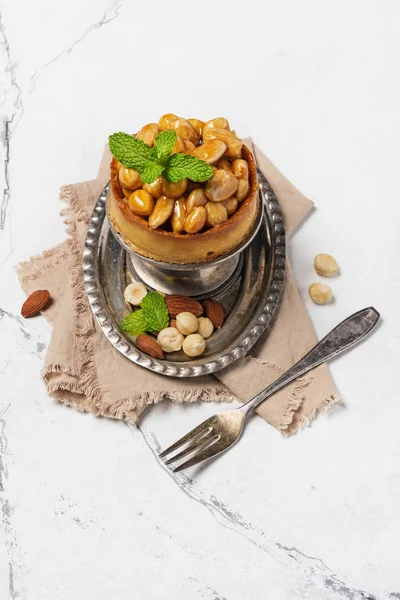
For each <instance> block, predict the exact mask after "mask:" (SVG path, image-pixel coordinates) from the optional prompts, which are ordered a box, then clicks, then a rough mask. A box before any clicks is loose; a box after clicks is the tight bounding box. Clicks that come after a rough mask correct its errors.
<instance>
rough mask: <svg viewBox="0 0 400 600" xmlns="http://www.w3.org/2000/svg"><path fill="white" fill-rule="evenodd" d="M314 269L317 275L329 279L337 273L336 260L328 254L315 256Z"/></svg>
mask: <svg viewBox="0 0 400 600" xmlns="http://www.w3.org/2000/svg"><path fill="white" fill-rule="evenodd" d="M314 269H315V270H316V271H317V273H318V275H323V276H324V277H330V276H331V275H336V273H338V272H339V267H338V264H337V262H336V260H335V259H334V258H333V256H331V255H330V254H317V256H316V257H315V258H314Z"/></svg>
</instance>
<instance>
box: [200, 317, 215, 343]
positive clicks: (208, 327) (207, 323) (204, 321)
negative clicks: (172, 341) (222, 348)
mask: <svg viewBox="0 0 400 600" xmlns="http://www.w3.org/2000/svg"><path fill="white" fill-rule="evenodd" d="M197 323H198V329H197V332H198V333H199V334H200V335H201V336H202V337H203V338H204V339H207V338H209V337H210V335H211V334H212V332H213V331H214V325H213V324H212V321H211V320H210V319H209V318H208V317H200V318H199V319H197Z"/></svg>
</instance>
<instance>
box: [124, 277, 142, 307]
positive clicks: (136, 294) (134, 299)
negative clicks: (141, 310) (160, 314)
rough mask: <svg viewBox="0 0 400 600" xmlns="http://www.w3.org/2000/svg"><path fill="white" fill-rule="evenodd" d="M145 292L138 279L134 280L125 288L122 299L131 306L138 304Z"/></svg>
mask: <svg viewBox="0 0 400 600" xmlns="http://www.w3.org/2000/svg"><path fill="white" fill-rule="evenodd" d="M146 294H147V289H146V286H145V285H144V284H143V283H140V282H139V281H134V282H133V283H130V284H129V285H128V286H127V287H126V288H125V291H124V299H125V301H126V302H129V304H132V306H139V305H140V303H141V301H142V300H143V298H144V297H145V296H146Z"/></svg>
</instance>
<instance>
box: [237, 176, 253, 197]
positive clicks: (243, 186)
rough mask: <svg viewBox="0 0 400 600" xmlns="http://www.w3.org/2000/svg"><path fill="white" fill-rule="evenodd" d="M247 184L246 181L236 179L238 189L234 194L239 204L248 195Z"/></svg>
mask: <svg viewBox="0 0 400 600" xmlns="http://www.w3.org/2000/svg"><path fill="white" fill-rule="evenodd" d="M249 187H250V185H249V182H248V180H247V179H238V188H237V192H236V198H237V199H238V201H239V202H243V200H244V199H245V198H246V196H247V194H248V193H249Z"/></svg>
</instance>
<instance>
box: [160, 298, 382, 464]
mask: <svg viewBox="0 0 400 600" xmlns="http://www.w3.org/2000/svg"><path fill="white" fill-rule="evenodd" d="M379 316H380V315H379V313H378V311H377V310H375V308H372V307H369V308H364V309H363V310H360V311H358V312H356V313H354V314H353V315H351V316H350V317H348V318H347V319H345V320H344V321H342V322H341V323H339V325H337V326H336V327H335V328H334V329H332V331H331V332H330V333H328V335H326V336H325V337H324V338H323V339H322V340H321V341H320V342H319V343H318V344H317V345H316V346H314V348H313V349H312V350H310V352H309V353H308V354H306V356H304V357H303V358H302V359H301V360H299V362H297V363H296V364H295V365H293V367H292V368H291V369H289V370H288V371H286V373H284V374H283V375H281V376H280V377H279V378H278V379H277V380H276V381H274V382H273V383H272V384H271V385H269V386H268V387H267V388H266V389H265V390H263V391H262V392H260V393H259V394H257V396H255V397H254V398H253V399H252V400H249V402H246V404H243V405H242V406H240V407H239V408H236V409H234V410H229V411H226V412H221V413H218V414H216V415H214V416H212V417H210V418H209V419H207V420H206V421H204V422H203V423H201V424H200V425H198V427H195V428H194V429H192V431H189V433H187V434H186V435H184V436H183V437H181V438H180V439H179V440H178V441H177V442H175V444H172V446H170V447H169V448H167V449H166V450H164V451H163V452H161V453H160V457H161V458H166V457H168V455H171V454H173V453H174V452H176V451H177V450H180V449H181V451H180V452H178V454H173V456H171V457H170V458H168V460H166V463H165V464H167V465H169V464H172V463H174V462H176V461H179V460H181V459H182V458H184V457H185V456H188V455H189V454H193V456H192V457H191V458H189V460H187V461H185V462H184V463H181V464H180V465H179V466H177V467H176V468H175V469H174V472H175V473H176V472H177V471H182V469H187V468H188V467H193V466H194V465H197V464H198V463H199V462H202V461H203V460H207V459H209V458H212V457H214V456H217V455H218V454H220V453H221V452H224V451H225V450H227V449H228V448H230V447H231V446H233V444H235V443H236V442H237V441H238V439H239V438H240V436H241V433H242V431H243V427H244V425H245V422H246V419H247V417H248V415H249V413H250V412H251V411H252V410H254V409H255V408H257V406H258V405H259V404H261V402H264V401H265V400H266V399H267V398H269V397H270V396H271V395H272V394H274V393H275V392H276V391H278V390H280V389H281V388H282V387H284V386H285V385H287V384H288V383H290V382H291V381H293V380H294V379H296V378H297V377H300V376H301V375H304V373H307V372H308V371H310V370H311V369H314V368H315V367H317V366H318V365H320V364H321V363H323V362H325V361H327V360H329V359H330V358H334V357H335V356H337V355H338V354H341V353H342V352H344V351H345V350H348V349H349V348H352V347H353V346H355V344H357V343H358V342H360V341H361V340H362V339H363V338H364V337H365V336H366V335H367V334H368V333H370V332H371V331H372V330H373V329H374V327H375V326H376V324H377V323H378V320H379Z"/></svg>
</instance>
